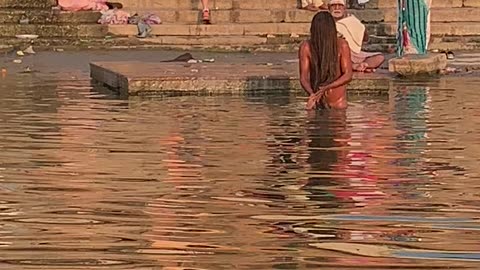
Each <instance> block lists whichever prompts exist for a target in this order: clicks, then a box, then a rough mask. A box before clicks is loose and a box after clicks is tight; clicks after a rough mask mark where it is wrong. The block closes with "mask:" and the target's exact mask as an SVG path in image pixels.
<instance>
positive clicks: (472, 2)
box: [463, 0, 480, 7]
mask: <svg viewBox="0 0 480 270" xmlns="http://www.w3.org/2000/svg"><path fill="white" fill-rule="evenodd" d="M463 6H465V7H480V0H464V1H463Z"/></svg>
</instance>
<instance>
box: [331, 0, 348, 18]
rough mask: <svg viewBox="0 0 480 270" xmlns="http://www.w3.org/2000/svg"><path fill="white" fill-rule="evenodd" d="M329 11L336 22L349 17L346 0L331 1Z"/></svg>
mask: <svg viewBox="0 0 480 270" xmlns="http://www.w3.org/2000/svg"><path fill="white" fill-rule="evenodd" d="M328 10H329V11H330V13H332V16H333V18H334V19H335V20H341V19H343V18H345V16H347V7H346V3H345V0H330V2H329V3H328Z"/></svg>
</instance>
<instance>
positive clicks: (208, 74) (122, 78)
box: [90, 61, 393, 96]
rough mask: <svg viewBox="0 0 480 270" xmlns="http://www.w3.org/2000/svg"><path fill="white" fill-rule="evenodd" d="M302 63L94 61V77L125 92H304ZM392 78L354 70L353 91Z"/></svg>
mask: <svg viewBox="0 0 480 270" xmlns="http://www.w3.org/2000/svg"><path fill="white" fill-rule="evenodd" d="M297 70H298V63H284V64H270V65H267V64H253V63H250V64H225V63H197V64H187V63H146V62H132V61H125V62H93V63H91V64H90V73H91V78H92V79H93V81H95V82H97V83H100V84H103V85H105V86H107V87H108V88H110V89H112V90H114V91H116V92H118V93H119V94H120V95H122V96H135V95H183V94H198V95H222V94H250V93H251V94H253V93H263V94H277V93H301V92H302V91H303V90H302V89H301V87H300V83H299V79H298V71H297ZM392 78H393V77H392V76H391V75H389V73H387V71H385V70H381V71H379V72H378V73H375V74H355V76H354V80H353V81H352V82H351V83H350V85H349V91H353V92H355V93H370V94H373V93H374V94H378V93H382V92H384V93H387V92H388V89H389V85H390V82H391V80H392Z"/></svg>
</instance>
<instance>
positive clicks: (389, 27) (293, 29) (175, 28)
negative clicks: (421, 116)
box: [108, 22, 480, 36]
mask: <svg viewBox="0 0 480 270" xmlns="http://www.w3.org/2000/svg"><path fill="white" fill-rule="evenodd" d="M367 28H368V30H367V31H368V33H369V34H371V35H379V36H395V35H396V31H397V25H396V24H395V23H378V24H370V25H367ZM152 30H153V31H152V34H153V35H156V36H245V35H246V36H263V35H269V34H271V35H290V34H295V35H308V34H309V30H310V23H251V24H217V25H215V24H213V25H180V24H162V25H154V26H153V27H152ZM108 31H109V33H111V34H113V35H118V36H133V35H135V34H136V33H137V27H136V26H135V25H109V26H108ZM431 32H432V35H437V36H445V35H449V36H464V35H471V36H474V35H477V34H478V33H480V23H475V22H453V23H432V29H431Z"/></svg>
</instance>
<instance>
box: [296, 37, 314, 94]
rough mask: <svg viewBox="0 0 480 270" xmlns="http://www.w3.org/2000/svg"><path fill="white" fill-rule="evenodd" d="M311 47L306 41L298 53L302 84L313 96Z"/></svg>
mask: <svg viewBox="0 0 480 270" xmlns="http://www.w3.org/2000/svg"><path fill="white" fill-rule="evenodd" d="M310 54H311V52H310V46H309V45H308V43H307V42H306V41H304V42H303V43H302V45H300V50H299V51H298V58H299V65H300V84H301V85H302V87H303V89H304V90H305V92H307V93H308V95H313V94H314V92H313V88H312V84H311V83H310Z"/></svg>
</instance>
